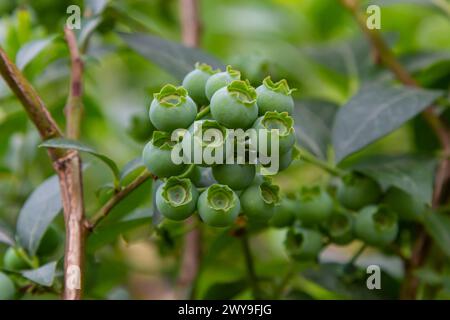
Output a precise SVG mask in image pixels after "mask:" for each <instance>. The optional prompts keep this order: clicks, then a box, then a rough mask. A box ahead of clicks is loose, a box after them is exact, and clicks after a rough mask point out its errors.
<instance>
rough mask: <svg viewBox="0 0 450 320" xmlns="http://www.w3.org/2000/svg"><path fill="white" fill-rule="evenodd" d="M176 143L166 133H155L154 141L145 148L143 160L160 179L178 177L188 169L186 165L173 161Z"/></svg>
mask: <svg viewBox="0 0 450 320" xmlns="http://www.w3.org/2000/svg"><path fill="white" fill-rule="evenodd" d="M175 144H176V142H173V141H172V140H171V139H170V135H169V134H168V133H165V132H161V131H155V132H154V133H153V137H152V140H150V142H149V143H147V145H146V146H145V148H144V151H143V153H142V160H143V162H144V165H145V166H146V167H147V168H148V170H149V171H150V172H152V173H153V174H154V175H156V176H157V177H159V178H164V177H170V176H176V175H179V174H181V173H182V172H183V171H184V170H185V169H186V164H184V163H181V164H175V163H174V162H173V161H172V155H171V154H172V150H173V147H174V145H175Z"/></svg>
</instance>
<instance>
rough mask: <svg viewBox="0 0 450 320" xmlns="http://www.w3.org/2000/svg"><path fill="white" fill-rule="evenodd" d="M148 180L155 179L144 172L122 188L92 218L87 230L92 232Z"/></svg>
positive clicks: (150, 174)
mask: <svg viewBox="0 0 450 320" xmlns="http://www.w3.org/2000/svg"><path fill="white" fill-rule="evenodd" d="M150 178H153V179H154V178H156V177H155V176H154V175H153V174H152V173H150V172H148V171H147V170H145V171H144V172H143V173H141V174H140V175H139V176H138V177H137V178H136V179H134V180H133V181H132V182H131V183H130V184H129V185H127V186H126V187H124V188H122V189H121V190H120V191H119V192H117V193H116V194H115V195H113V196H112V197H111V199H109V200H108V202H106V203H105V205H104V206H103V207H101V208H100V210H99V211H98V212H97V213H96V214H95V215H94V216H93V217H92V219H91V222H90V223H89V224H88V225H87V228H88V230H91V231H92V230H93V229H94V228H95V227H96V226H97V225H98V224H99V223H100V222H101V221H102V220H103V219H104V218H106V217H107V216H108V214H109V213H110V212H111V210H112V209H113V208H114V207H115V206H116V205H117V204H118V203H119V202H121V201H122V200H123V199H125V198H126V197H127V196H128V195H129V194H130V193H131V192H132V191H133V190H135V189H136V188H137V187H139V186H140V185H141V184H143V183H144V182H146V181H147V180H148V179H150Z"/></svg>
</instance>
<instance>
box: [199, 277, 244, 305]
mask: <svg viewBox="0 0 450 320" xmlns="http://www.w3.org/2000/svg"><path fill="white" fill-rule="evenodd" d="M247 287H248V281H247V280H246V279H239V280H235V281H227V282H220V283H214V284H213V285H211V286H210V287H209V288H208V289H207V290H206V292H205V295H204V296H203V299H205V300H230V299H233V298H234V297H235V296H237V295H238V294H239V293H241V292H242V291H244V290H245V289H247Z"/></svg>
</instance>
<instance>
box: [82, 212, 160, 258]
mask: <svg viewBox="0 0 450 320" xmlns="http://www.w3.org/2000/svg"><path fill="white" fill-rule="evenodd" d="M151 221H152V211H151V209H149V208H140V209H136V210H135V211H133V212H132V213H131V214H129V215H127V216H126V217H125V218H123V219H122V220H120V221H117V222H114V223H112V224H109V225H105V226H102V225H101V226H99V227H98V228H96V229H95V231H94V233H93V234H92V235H91V236H90V237H89V239H88V243H87V251H88V252H89V253H93V252H95V251H96V250H98V249H100V248H101V247H103V246H104V245H107V244H109V243H111V242H113V241H114V240H116V239H117V237H118V236H119V235H121V234H123V233H126V232H128V231H131V230H134V229H136V228H138V227H140V226H142V225H144V224H148V227H149V228H151Z"/></svg>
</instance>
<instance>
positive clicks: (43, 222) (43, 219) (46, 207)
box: [16, 175, 62, 256]
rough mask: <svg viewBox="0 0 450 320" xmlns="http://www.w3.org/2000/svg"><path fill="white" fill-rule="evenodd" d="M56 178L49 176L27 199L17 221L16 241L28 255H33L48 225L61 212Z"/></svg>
mask: <svg viewBox="0 0 450 320" xmlns="http://www.w3.org/2000/svg"><path fill="white" fill-rule="evenodd" d="M61 209H62V205H61V198H60V192H59V183H58V177H57V176H56V175H54V176H51V177H50V178H48V179H47V180H45V181H44V182H43V183H42V184H40V185H39V186H38V187H37V188H36V189H35V190H34V191H33V193H32V194H31V195H30V196H29V197H28V199H27V200H26V201H25V204H24V205H23V207H22V209H21V210H20V213H19V218H18V220H17V226H16V228H17V231H16V234H17V239H18V242H19V244H20V245H21V246H22V247H23V248H25V249H26V250H27V251H28V253H29V254H30V255H32V256H33V255H34V254H35V253H36V250H37V249H38V247H39V243H40V241H41V239H42V236H43V235H44V233H45V231H46V230H47V228H48V226H49V225H50V223H51V222H52V221H53V219H54V218H55V217H56V215H57V214H58V213H59V212H60V211H61Z"/></svg>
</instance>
